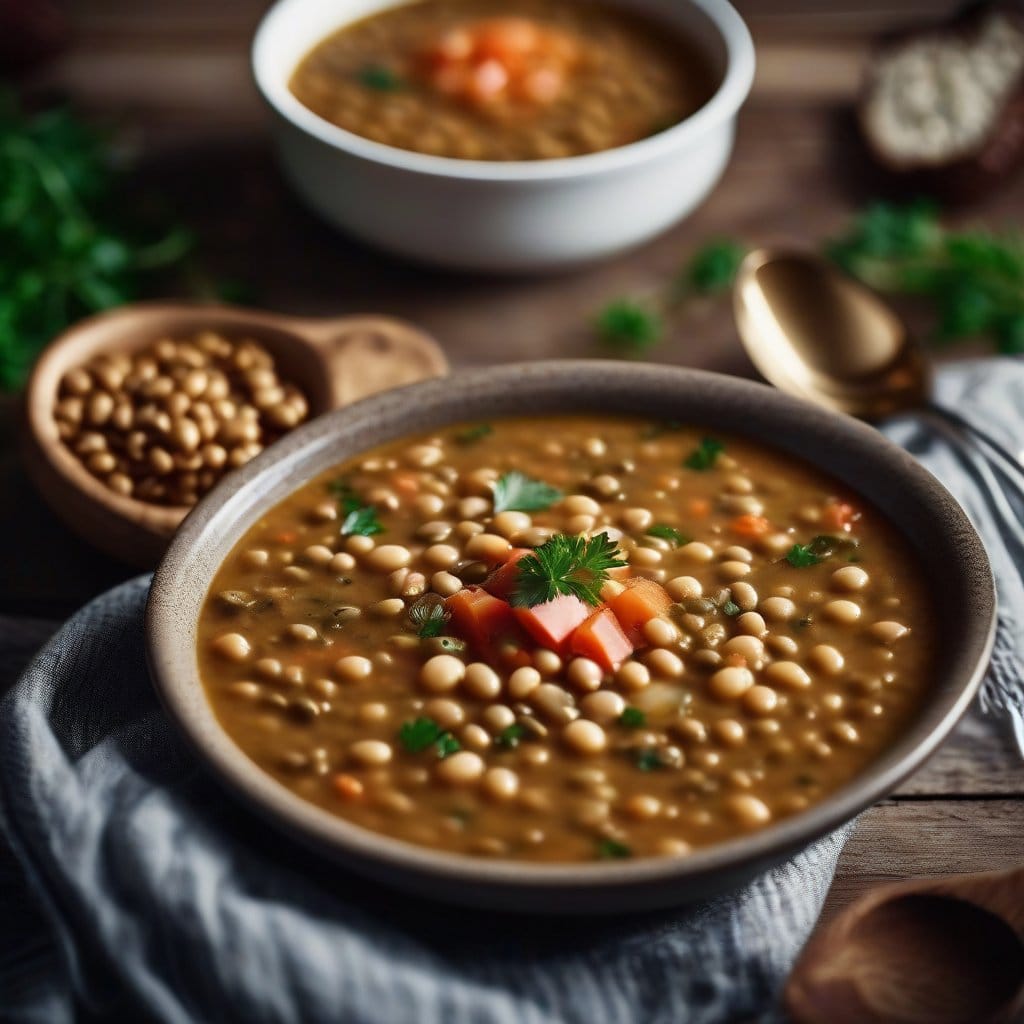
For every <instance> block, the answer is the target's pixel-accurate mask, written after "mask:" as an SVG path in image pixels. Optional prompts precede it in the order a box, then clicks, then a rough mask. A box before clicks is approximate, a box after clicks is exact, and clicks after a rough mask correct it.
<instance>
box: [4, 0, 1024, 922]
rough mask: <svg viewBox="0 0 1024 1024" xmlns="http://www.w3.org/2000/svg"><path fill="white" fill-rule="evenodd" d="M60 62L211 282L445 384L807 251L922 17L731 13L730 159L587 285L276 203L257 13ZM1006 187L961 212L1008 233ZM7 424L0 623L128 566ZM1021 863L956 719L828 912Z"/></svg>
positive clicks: (1004, 757) (1006, 758)
mask: <svg viewBox="0 0 1024 1024" xmlns="http://www.w3.org/2000/svg"><path fill="white" fill-rule="evenodd" d="M76 6H77V13H76V15H75V17H76V32H77V38H76V43H75V45H74V47H73V48H72V49H71V50H70V51H69V52H68V53H67V55H66V56H65V57H63V58H62V59H61V60H60V61H59V62H58V63H57V65H56V66H55V67H53V68H52V69H51V70H50V71H49V72H47V74H46V76H45V79H44V80H43V81H42V82H41V83H40V84H43V85H46V86H57V87H59V88H61V89H64V90H67V91H68V92H69V93H70V94H71V95H72V96H73V97H74V98H75V99H76V100H77V101H78V102H79V103H81V104H82V105H83V106H84V107H86V108H88V109H91V110H92V111H94V112H96V113H97V114H98V115H100V116H107V117H111V118H113V119H116V120H117V121H118V122H119V123H123V124H124V125H125V126H126V135H127V137H128V138H129V139H130V140H132V142H133V143H134V144H135V145H136V146H137V148H138V150H139V156H140V161H141V166H140V176H141V178H142V179H143V181H144V183H145V184H146V185H149V186H152V187H154V188H159V189H160V190H162V191H163V192H164V193H166V194H167V195H168V196H170V197H171V198H172V200H173V202H174V203H175V204H176V205H177V207H178V209H179V210H180V212H181V215H182V217H183V218H184V219H185V220H187V221H188V222H190V223H192V224H194V225H195V226H196V227H197V228H198V229H199V231H200V235H201V240H202V241H201V251H202V253H203V254H204V258H205V260H206V261H207V263H208V265H209V266H210V268H211V269H212V270H213V271H214V272H216V273H217V274H220V275H224V276H228V277H231V278H237V279H241V280H243V281H245V282H246V283H247V285H248V286H249V287H250V289H251V290H252V292H253V295H254V297H255V298H256V300H257V301H258V303H259V304H260V305H262V306H266V307H270V308H276V309H280V310H283V311H288V312H294V313H302V314H318V313H323V314H328V313H343V312H349V311H371V310H372V311H380V312H387V313H392V314H396V315H400V316H406V317H409V318H410V319H413V320H416V321H418V322H419V323H421V324H422V325H424V326H425V327H426V328H427V329H429V330H430V331H432V332H433V333H434V334H435V335H436V336H437V337H438V338H439V339H441V340H442V342H443V343H444V345H445V347H446V349H447V352H448V355H449V358H450V359H451V361H452V363H453V364H454V365H455V366H470V365H479V364H487V363H491V362H495V361H498V360H516V359H541V358H545V357H550V356H593V355H596V354H598V351H597V349H596V347H595V344H594V341H593V339H592V337H591V335H590V332H589V331H588V328H587V324H588V321H589V319H590V318H591V316H592V314H593V313H594V311H595V310H596V309H597V308H599V307H600V306H601V305H602V304H603V303H604V302H605V301H607V300H608V299H609V298H611V297H615V296H618V295H620V294H623V293H633V292H644V291H648V290H651V289H654V288H656V287H657V286H658V285H659V284H660V283H662V282H664V280H665V279H666V277H667V276H669V275H671V274H672V273H673V271H674V270H676V268H678V267H679V265H680V263H681V261H682V260H683V259H684V258H685V256H686V254H687V252H688V251H690V250H692V249H693V248H694V247H696V246H698V245H699V244H700V243H701V242H702V241H704V240H706V239H708V238H709V237H711V236H718V235H728V236H732V237H737V238H741V239H744V240H747V241H749V242H768V241H778V240H790V241H795V242H803V243H811V242H815V241H817V240H820V239H821V238H823V237H827V236H828V235H829V234H830V233H833V232H835V231H837V230H838V229H839V228H841V227H842V225H843V224H844V223H845V222H846V221H847V219H848V217H849V216H850V214H851V212H852V211H853V210H855V209H856V207H857V206H858V205H860V204H861V203H863V202H864V200H865V199H866V198H868V197H869V196H870V191H869V190H870V185H869V184H868V183H867V182H868V177H867V175H866V173H865V169H864V166H863V164H862V162H861V161H860V158H859V156H858V154H857V150H856V147H855V145H854V144H853V142H852V136H851V132H850V104H851V100H852V98H853V96H854V95H855V92H856V89H857V85H858V81H859V75H860V68H861V66H862V61H863V57H864V53H865V50H866V47H867V45H868V40H869V38H870V37H871V36H872V35H873V34H874V33H876V32H878V31H879V30H882V29H886V28H890V27H893V26H896V25H900V24H907V23H913V22H915V21H917V20H920V19H921V18H923V17H934V16H937V15H939V14H940V13H941V9H942V8H948V7H949V6H951V5H950V4H949V3H948V2H945V0H943V2H942V3H936V2H933V0H905V2H903V3H901V4H899V6H898V10H896V11H893V10H892V7H893V5H892V4H891V3H885V2H882V0H875V2H874V3H867V2H865V3H861V4H855V3H853V2H841V3H829V4H820V3H817V2H816V0H757V2H755V0H747V2H746V3H741V4H739V6H740V8H741V10H742V11H743V13H744V14H745V15H746V16H747V17H748V19H749V21H750V24H751V26H752V29H753V32H754V36H755V41H756V43H757V46H758V52H759V71H758V77H757V82H756V85H755V89H754V93H753V96H752V98H751V100H750V102H749V104H748V105H747V107H746V109H745V111H744V113H743V115H742V117H741V124H740V132H739V140H738V144H737V147H736V153H735V156H734V158H733V160H732V163H731V165H730V167H729V169H728V171H727V173H726V175H725V178H724V180H723V182H722V184H721V185H720V186H719V188H718V189H717V191H716V192H715V193H714V195H713V196H712V197H711V198H710V200H709V201H708V202H707V203H706V204H705V205H704V206H703V207H702V208H701V209H700V210H699V211H698V212H697V213H696V214H695V215H694V216H693V217H691V218H690V219H689V220H688V221H687V222H686V223H684V224H682V225H680V226H679V227H677V228H676V229H674V230H673V231H671V232H669V233H668V234H667V235H665V236H663V237H662V238H660V239H658V240H656V241H654V242H652V243H651V244H649V245H647V246H645V247H644V248H642V249H640V250H639V251H636V252H633V253H630V254H628V255H626V256H623V257H620V258H618V259H616V260H612V261H610V262H608V263H605V264H603V265H601V266H599V267H595V268H593V269H589V270H586V271H580V272H576V273H571V274H562V275H557V276H548V277H544V278H522V277H520V278H513V279H495V278H486V277H474V276H466V275H462V276H457V275H452V274H444V273H438V272H434V271H431V270H426V269H423V268H420V267H415V266H410V265H407V264H403V263H399V262H397V261H394V260H391V259H389V258H386V257H383V256H381V255H378V254H376V253H373V252H371V251H369V250H367V249H365V248H363V247H362V246H360V245H357V244H355V243H353V242H350V241H348V240H346V239H344V238H341V237H340V236H338V235H337V234H335V233H334V232H332V231H331V230H329V229H327V228H326V227H324V226H322V225H321V224H319V223H318V222H317V221H315V220H314V219H313V218H312V217H311V216H310V215H308V214H307V213H306V212H305V211H304V210H303V209H301V208H300V207H299V206H298V205H297V204H296V202H295V201H294V200H293V199H292V197H291V196H290V195H289V193H288V192H287V190H286V189H285V187H284V185H283V184H282V182H281V180H280V178H279V176H278V173H277V169H276V167H275V165H274V161H273V157H272V154H271V151H270V147H269V144H268V140H267V136H266V131H265V122H264V117H263V112H262V110H261V106H260V103H259V101H258V98H257V96H256V94H255V91H254V88H253V86H252V85H251V83H250V80H249V75H248V70H247V56H246V52H247V42H248V39H249V37H250V35H251V32H252V30H253V27H254V25H255V22H256V20H257V18H258V17H259V14H260V12H261V9H262V8H263V6H264V5H263V4H261V3H259V2H257V0H218V2H217V3H213V4H211V3H209V2H208V0H147V2H146V3H144V4H140V3H137V2H131V0H79V2H78V4H77V5H76ZM1022 213H1024V180H1018V181H1017V182H1016V183H1015V184H1014V185H1013V186H1011V187H1010V188H1008V189H1007V190H1006V191H1004V192H1003V193H1001V194H1000V195H999V196H997V197H994V198H992V199H991V200H989V201H987V202H986V203H985V204H983V205H982V206H981V207H979V208H978V209H976V210H972V211H970V214H971V215H978V216H979V217H983V218H984V219H985V220H986V221H987V222H988V223H992V224H995V223H999V222H1003V221H1010V222H1015V223H1017V224H1020V222H1021V220H1022V217H1021V214H1022ZM651 358H654V359H658V360H662V361H664V362H667V363H678V364H685V365H691V366H701V367H706V368H711V369H715V370H722V371H727V372H733V373H743V374H752V372H753V371H752V370H751V368H750V366H749V364H748V363H747V361H746V359H745V357H744V356H743V355H742V353H741V350H740V347H739V344H738V342H737V339H736V337H735V333H734V329H733V326H732V322H731V318H730V315H729V312H728V309H727V308H725V307H724V306H723V305H721V304H712V305H711V306H709V307H707V308H704V309H701V310H698V311H695V312H694V314H693V315H691V316H689V317H688V318H687V319H686V320H685V322H683V323H681V324H680V325H678V326H677V327H676V328H675V329H674V330H673V332H672V337H671V338H670V339H669V340H668V341H666V343H665V344H663V345H662V346H661V347H660V348H658V349H657V350H656V351H655V352H654V353H652V356H651ZM14 419H15V408H14V406H13V404H12V403H11V402H9V401H8V402H6V403H5V404H4V405H3V406H2V407H0V530H2V535H3V536H4V537H5V538H6V540H7V543H8V550H9V551H11V552H12V553H10V554H8V555H7V556H6V557H5V565H4V569H3V573H2V576H0V612H7V613H16V614H25V615H28V614H35V615H45V616H51V617H63V616H65V615H67V614H68V613H70V612H71V611H72V610H73V609H74V608H75V607H77V606H78V605H80V604H81V603H82V602H83V601H84V600H86V599H87V598H88V597H90V596H92V595H93V594H95V593H98V592H99V591H101V590H103V589H105V588H106V587H108V586H110V585H112V584H113V583H115V582H117V581H119V580H121V579H124V578H127V577H128V576H129V575H131V574H132V573H133V570H132V569H130V568H129V567H127V566H123V565H118V564H114V563H111V562H110V561H108V560H107V559H105V558H102V557H100V556H99V555H97V554H96V553H95V552H92V551H90V550H89V549H87V548H86V547H85V546H84V545H83V544H81V543H79V542H77V541H76V540H75V539H74V538H73V537H71V536H70V535H69V534H68V533H67V531H66V530H64V529H63V528H62V527H61V526H60V525H59V524H58V523H57V521H56V520H55V519H54V517H53V516H52V514H50V513H49V512H48V511H47V510H46V509H45V508H44V507H43V506H42V505H41V504H40V502H39V501H38V500H37V498H36V497H35V495H34V494H33V493H32V491H31V489H30V487H29V485H28V483H27V481H26V480H25V477H24V475H23V473H22V471H21V470H20V468H19V467H18V464H17V458H16V455H15V452H14V440H13V438H14ZM1021 861H1024V771H1022V768H1021V763H1020V760H1019V757H1018V755H1017V754H1016V753H1015V752H1014V749H1013V747H1012V744H1011V741H1010V739H1009V737H1008V735H1007V734H1006V733H1005V732H1004V731H1003V730H1001V729H999V728H997V727H996V725H995V724H994V723H993V722H991V721H990V720H987V719H985V718H984V717H983V716H981V715H980V714H979V713H977V712H972V713H971V714H970V715H969V716H968V718H967V719H966V720H965V721H964V722H963V724H962V725H961V726H960V728H959V729H958V730H957V732H956V734H955V736H954V737H953V738H952V739H951V740H950V741H949V742H948V743H947V744H946V745H945V746H944V747H943V749H942V750H941V752H940V753H939V754H937V755H936V756H935V757H934V758H933V759H932V760H931V762H930V763H929V764H928V765H927V766H925V767H924V768H923V769H922V770H921V771H919V772H918V773H917V774H916V775H915V776H914V777H913V778H912V779H909V780H908V781H907V782H906V783H904V785H903V786H901V787H900V790H899V792H898V793H897V794H895V795H894V796H893V797H892V798H891V799H889V800H886V801H885V802H883V803H881V804H879V805H878V806H876V807H874V808H872V809H871V810H869V811H868V812H866V813H865V814H864V816H863V817H862V819H861V821H860V823H859V825H858V827H857V830H856V832H855V834H854V836H853V838H852V839H851V840H850V842H849V844H848V846H847V848H846V851H845V853H844V854H843V857H842V860H841V862H840V865H839V872H838V875H837V878H836V881H835V885H834V887H833V890H832V894H831V897H830V900H829V906H828V911H827V912H834V910H835V908H836V907H838V906H841V905H843V904H844V903H846V902H847V901H849V900H850V899H851V898H852V897H853V896H855V895H856V894H858V893H859V892H861V891H863V890H864V889H866V888H867V887H869V886H871V885H873V884H875V883H877V882H880V881H886V880H891V879H899V878H905V877H908V876H914V875H925V874H931V873H942V872H967V871H981V870H987V869H995V868H1005V867H1009V866H1010V865H1013V864H1016V863H1020V862H1021Z"/></svg>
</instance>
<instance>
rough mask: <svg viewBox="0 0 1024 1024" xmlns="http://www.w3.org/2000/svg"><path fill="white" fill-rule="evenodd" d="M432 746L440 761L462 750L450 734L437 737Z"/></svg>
mask: <svg viewBox="0 0 1024 1024" xmlns="http://www.w3.org/2000/svg"><path fill="white" fill-rule="evenodd" d="M434 746H435V747H436V748H437V756H438V757H439V758H441V760H442V761H443V760H444V759H445V758H446V757H450V756H451V755H452V754H455V753H457V752H458V751H460V750H461V749H462V744H461V743H459V741H458V740H457V739H456V738H455V737H454V736H453V735H452V734H451V733H450V732H446V733H442V734H441V735H440V736H438V738H437V741H436V742H435V744H434Z"/></svg>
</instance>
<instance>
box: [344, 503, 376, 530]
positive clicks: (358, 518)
mask: <svg viewBox="0 0 1024 1024" xmlns="http://www.w3.org/2000/svg"><path fill="white" fill-rule="evenodd" d="M383 532H384V527H383V526H381V525H380V520H379V519H378V518H377V510H376V509H375V508H373V507H372V506H370V505H365V506H363V507H362V508H356V509H353V510H352V511H351V512H349V514H348V515H347V516H345V520H344V522H343V523H342V524H341V534H342V536H343V537H352V536H360V537H372V536H373V535H374V534H375V533H383Z"/></svg>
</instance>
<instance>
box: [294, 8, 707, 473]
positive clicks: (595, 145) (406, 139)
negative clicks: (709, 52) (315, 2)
mask: <svg viewBox="0 0 1024 1024" xmlns="http://www.w3.org/2000/svg"><path fill="white" fill-rule="evenodd" d="M714 83H715V76H714V74H713V73H712V71H711V68H710V64H709V62H708V60H707V58H706V57H705V55H704V54H703V53H702V52H701V50H700V49H699V47H698V46H697V45H696V44H695V43H693V42H692V41H691V40H689V39H687V38H685V37H683V36H682V35H680V34H679V33H678V32H677V31H674V30H666V28H665V27H664V26H662V25H660V24H659V23H657V22H655V21H653V20H652V19H650V18H649V17H646V16H643V15H641V14H640V13H639V12H634V11H626V10H624V9H622V7H620V6H615V7H612V6H604V5H603V4H600V3H598V2H591V0H588V2H582V0H560V2H559V3H557V4H553V3H550V0H420V2H418V3H412V4H405V5H401V6H398V7H391V8H388V9H386V10H383V11H380V12H377V13H375V14H373V15H371V16H369V17H367V18H364V19H363V20H361V21H357V22H355V23H354V24H351V25H347V26H345V27H344V28H343V29H341V30H340V31H338V32H336V33H335V34H333V35H331V36H329V37H328V38H327V39H325V40H323V41H322V42H321V43H320V44H318V45H317V46H316V47H315V48H314V49H313V50H312V51H311V52H310V53H309V54H308V55H307V56H306V57H305V58H303V60H302V61H301V62H300V64H299V65H298V67H297V68H296V70H295V72H294V74H293V76H292V80H291V85H290V87H291V90H292V92H293V93H294V94H295V96H296V97H297V98H298V99H299V100H300V101H301V102H302V103H303V104H305V106H307V107H309V108H310V110H312V111H313V112H314V113H316V114H319V115H320V116H321V117H323V118H324V119H325V120H327V121H331V122H333V123H334V124H336V125H338V126H339V127H341V128H345V129H346V130H348V131H350V132H354V133H355V134H357V135H362V136H364V137H366V138H369V139H373V140H374V141H376V142H381V143H384V144H386V145H390V146H397V147H398V148H400V149H407V150H414V151H416V152H420V153H429V154H434V155H436V156H446V157H455V158H462V159H473V160H543V159H550V158H555V157H568V156H576V155H579V154H583V153H593V152H597V151H600V150H605V149H612V148H614V147H616V146H622V145H625V144H627V143H630V142H635V141H637V140H638V139H643V138H646V137H647V136H649V135H652V134H655V133H656V132H659V131H662V130H664V129H665V128H668V127H670V126H672V125H674V124H676V123H678V122H679V121H681V120H683V119H684V118H686V117H688V116H689V115H690V114H692V113H693V112H694V111H695V110H697V109H698V108H699V107H701V106H703V105H704V103H706V102H707V100H708V99H709V98H710V97H711V94H712V92H713V91H714ZM601 443H602V442H601V439H600V438H592V439H591V442H590V444H589V445H588V447H587V448H586V452H587V453H588V454H589V455H590V456H591V457H593V458H598V457H600V456H599V455H598V454H595V453H599V452H600V444H601ZM413 457H415V456H413ZM614 483H615V477H614V476H611V475H608V476H607V480H606V481H604V482H602V483H601V484H598V486H599V487H601V486H611V485H613V484H614Z"/></svg>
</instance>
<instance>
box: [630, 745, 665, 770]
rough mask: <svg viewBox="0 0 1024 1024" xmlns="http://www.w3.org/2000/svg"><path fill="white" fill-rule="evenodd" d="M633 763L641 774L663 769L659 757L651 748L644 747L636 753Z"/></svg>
mask: <svg viewBox="0 0 1024 1024" xmlns="http://www.w3.org/2000/svg"><path fill="white" fill-rule="evenodd" d="M634 763H635V764H636V766H637V768H639V769H640V771H642V772H653V771H657V770H658V769H659V768H661V767H663V766H662V761H661V755H660V754H659V753H658V751H657V750H654V749H653V748H652V747H644V748H643V749H641V750H638V751H636V754H635V762H634Z"/></svg>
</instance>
